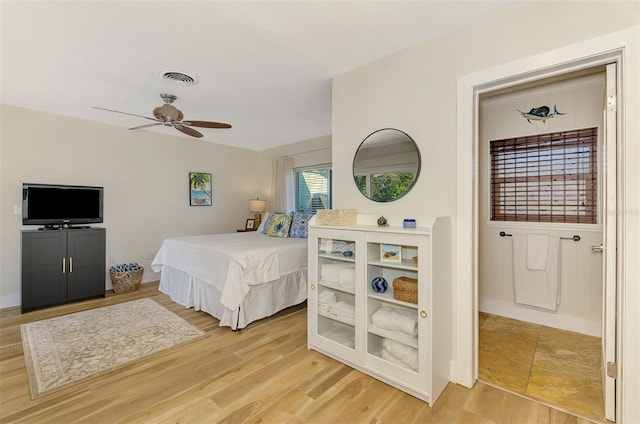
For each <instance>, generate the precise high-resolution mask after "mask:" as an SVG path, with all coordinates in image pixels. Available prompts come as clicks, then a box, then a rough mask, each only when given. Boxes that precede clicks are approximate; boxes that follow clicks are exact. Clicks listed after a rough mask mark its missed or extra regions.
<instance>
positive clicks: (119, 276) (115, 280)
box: [109, 267, 144, 293]
mask: <svg viewBox="0 0 640 424" xmlns="http://www.w3.org/2000/svg"><path fill="white" fill-rule="evenodd" d="M143 273H144V268H143V267H140V269H138V270H136V271H125V272H113V271H111V272H109V274H111V284H112V285H113V291H114V292H115V293H129V292H134V291H136V290H138V288H139V287H140V282H141V281H142V274H143Z"/></svg>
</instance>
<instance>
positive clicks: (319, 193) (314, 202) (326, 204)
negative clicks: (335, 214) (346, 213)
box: [294, 166, 332, 213]
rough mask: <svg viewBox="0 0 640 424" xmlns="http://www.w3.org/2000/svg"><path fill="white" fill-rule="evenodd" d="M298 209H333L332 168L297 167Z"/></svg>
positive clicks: (309, 211) (295, 172)
mask: <svg viewBox="0 0 640 424" xmlns="http://www.w3.org/2000/svg"><path fill="white" fill-rule="evenodd" d="M294 176H295V186H296V187H295V188H296V211H297V212H302V213H316V211H318V209H331V206H332V199H331V187H332V185H331V184H332V182H331V168H330V167H328V166H324V167H317V168H304V169H295V170H294Z"/></svg>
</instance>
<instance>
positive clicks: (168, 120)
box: [93, 93, 231, 138]
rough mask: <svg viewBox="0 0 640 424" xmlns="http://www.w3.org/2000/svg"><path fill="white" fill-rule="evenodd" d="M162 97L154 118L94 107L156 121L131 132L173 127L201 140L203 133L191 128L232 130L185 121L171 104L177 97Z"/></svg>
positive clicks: (163, 95) (209, 123)
mask: <svg viewBox="0 0 640 424" xmlns="http://www.w3.org/2000/svg"><path fill="white" fill-rule="evenodd" d="M160 97H162V100H164V104H163V105H162V106H158V107H156V108H154V109H153V116H154V118H151V117H150V116H143V115H137V114H135V113H128V112H121V111H119V110H113V109H105V108H103V107H97V106H93V108H94V109H100V110H106V111H108V112H116V113H122V114H125V115H132V116H138V117H140V118H144V119H148V120H150V121H155V122H154V123H153V124H145V125H139V126H137V127H133V128H129V129H130V130H139V129H142V128H149V127H155V126H157V125H164V126H167V127H173V128H175V129H177V130H178V131H180V132H182V133H185V134H187V135H190V136H191V137H197V138H201V137H202V133H200V132H199V131H196V130H194V129H193V128H191V127H200V128H231V125H229V124H225V123H222V122H211V121H191V120H189V121H183V119H184V115H183V114H182V111H181V110H179V109H178V108H176V107H175V106H173V105H172V104H171V103H173V102H174V101H175V100H176V99H177V97H176V96H174V95H173V94H165V93H163V94H160Z"/></svg>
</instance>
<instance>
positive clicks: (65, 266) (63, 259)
mask: <svg viewBox="0 0 640 424" xmlns="http://www.w3.org/2000/svg"><path fill="white" fill-rule="evenodd" d="M62 273H63V274H66V273H67V258H62Z"/></svg>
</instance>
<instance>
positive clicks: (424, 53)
mask: <svg viewBox="0 0 640 424" xmlns="http://www.w3.org/2000/svg"><path fill="white" fill-rule="evenodd" d="M639 24H640V3H638V2H614V1H594V2H563V1H557V2H528V3H525V4H523V5H521V6H517V7H514V8H512V9H509V10H507V11H504V12H502V13H499V14H497V15H495V16H493V17H490V18H487V19H483V20H479V21H476V22H474V23H472V24H470V25H468V26H467V27H465V28H464V29H462V30H460V31H457V32H454V33H451V34H448V35H445V36H442V37H439V38H437V39H435V40H432V41H428V42H425V43H424V44H421V45H419V46H416V47H412V48H409V49H406V50H404V51H402V52H399V53H397V54H395V55H393V56H390V57H387V58H385V59H382V60H380V61H378V62H375V63H372V64H370V65H367V66H364V67H362V68H359V69H357V70H354V71H351V72H349V73H346V74H343V75H340V76H338V77H336V78H335V79H334V81H333V100H332V119H333V123H332V127H333V131H332V137H333V141H332V154H333V172H334V179H335V180H336V181H344V184H340V185H338V184H336V185H335V186H334V207H336V208H356V209H357V210H358V212H359V213H369V214H385V215H387V214H388V215H392V214H397V215H404V216H411V215H450V216H452V217H453V220H452V222H453V223H457V219H456V218H457V216H456V215H457V213H458V210H457V208H456V202H457V198H456V193H457V188H456V183H457V177H458V175H459V172H460V170H458V169H457V168H456V164H457V159H458V157H457V153H458V152H457V144H456V143H457V131H458V128H459V126H458V125H459V124H460V122H458V120H459V119H467V117H466V116H465V117H462V116H461V117H458V115H457V109H456V108H457V94H458V93H457V84H458V80H459V79H460V78H463V77H465V76H467V75H469V74H473V73H477V72H480V71H485V70H487V69H491V68H493V67H495V66H497V65H500V64H508V63H511V62H515V61H518V60H523V59H526V58H530V57H533V56H537V55H543V54H545V53H546V52H551V51H553V50H556V49H559V48H561V47H568V46H572V45H574V44H578V43H583V42H585V41H587V40H590V39H593V38H596V37H600V36H604V35H607V34H611V33H614V32H616V31H620V30H623V29H627V28H631V27H638V25H639ZM631 47H632V48H631V49H630V52H628V53H627V56H625V63H626V65H625V66H626V70H625V72H626V74H627V78H628V80H627V81H626V89H627V90H630V92H628V93H627V94H628V96H629V97H628V98H627V99H626V105H627V109H626V111H625V113H627V114H629V115H628V116H629V118H628V120H627V121H625V124H624V125H626V127H625V128H623V133H626V134H629V135H637V129H634V128H637V119H636V118H635V116H638V114H640V110H639V108H638V102H637V93H638V92H639V90H640V88H639V87H638V74H640V67H639V65H638V61H639V57H638V52H637V48H636V46H635V45H631ZM609 48H610V47H609ZM534 67H535V65H534ZM633 96H635V97H633ZM463 125H468V123H467V122H464V123H463ZM385 127H395V128H398V129H401V130H403V131H405V132H406V133H408V134H409V135H410V136H412V137H413V138H414V140H415V141H416V142H417V144H418V146H419V148H420V151H421V155H422V160H423V163H422V170H421V175H420V179H419V181H418V182H417V184H416V186H415V188H414V189H413V190H412V192H411V193H409V194H408V195H407V196H405V197H404V198H402V199H400V200H399V201H396V202H393V203H391V204H377V203H375V202H372V201H369V200H367V199H366V198H364V197H363V196H362V195H360V194H359V193H358V191H357V189H356V187H355V184H354V183H353V182H352V178H351V164H352V159H353V155H354V153H355V151H356V149H357V147H358V145H359V144H360V142H361V141H362V139H363V138H364V137H365V136H366V135H368V134H369V133H371V132H372V131H373V130H375V129H379V128H385ZM634 142H635V140H629V141H627V143H628V144H627V147H626V153H627V155H628V156H626V158H625V159H624V160H625V161H627V162H630V163H627V165H626V168H625V174H624V175H623V176H622V180H623V182H622V184H623V185H624V186H625V187H627V189H626V191H625V197H626V198H625V200H624V205H625V208H626V209H625V211H624V213H625V214H626V215H625V217H624V219H625V224H626V225H627V228H628V229H629V230H633V231H635V230H637V229H638V215H640V214H639V213H638V208H639V207H640V196H639V195H638V194H637V192H636V193H635V194H634V192H632V191H630V190H629V188H630V187H634V186H635V187H637V181H638V171H637V169H638V167H639V163H640V155H639V154H638V152H639V150H638V147H637V143H636V144H631V143H634ZM469 154H470V153H469ZM466 172H471V171H470V170H469V171H466ZM467 225H468V223H466V224H465V227H466V226H467ZM456 231H457V226H456V225H454V226H453V228H452V233H453V243H452V252H453V253H455V252H456V251H457V248H458V246H457V234H456ZM466 231H468V230H466ZM624 243H625V246H626V248H627V251H625V252H624V253H623V255H624V256H625V257H629V258H630V257H631V256H630V255H631V254H632V252H638V251H640V241H638V238H637V237H636V236H635V235H634V236H632V237H627V238H626V239H625V241H624ZM464 252H468V250H467V251H464ZM452 258H453V269H452V277H453V281H454V284H453V286H452V298H453V299H458V292H457V290H458V284H461V285H462V282H460V281H459V280H458V273H457V266H456V265H457V261H458V258H457V257H456V255H455V254H454V255H452ZM625 266H626V267H628V268H629V269H631V270H634V269H636V270H637V266H636V265H635V264H633V263H631V262H630V261H627V262H626V264H625ZM621 272H622V275H624V274H625V269H623V270H621ZM627 272H628V271H627ZM633 275H635V277H630V278H629V277H628V278H629V279H628V280H627V287H626V292H627V293H632V294H634V295H637V294H638V288H637V274H633ZM468 285H469V282H468V281H465V282H464V286H465V287H468ZM464 290H467V289H466V288H465V289H464ZM465 296H467V297H469V298H472V297H473V294H465ZM622 306H623V307H624V309H623V312H622V313H623V314H624V315H623V316H624V321H625V324H624V326H622V328H621V331H622V332H621V334H624V335H625V336H623V338H624V346H625V357H626V358H628V361H625V363H624V365H623V366H626V367H627V371H628V372H630V373H632V374H630V375H629V377H628V378H627V379H626V380H624V384H625V387H626V389H627V391H626V392H625V398H626V399H627V401H626V402H625V403H624V411H623V413H624V417H625V418H626V419H627V420H635V421H638V420H640V406H638V405H637V402H635V403H634V402H633V401H631V399H635V398H637V396H640V383H638V381H637V380H638V377H637V376H638V374H637V371H638V366H637V364H635V365H634V362H633V358H637V357H638V356H640V344H639V342H638V340H637V337H635V338H634V337H631V335H632V334H633V331H636V334H637V331H638V330H640V327H638V324H637V323H638V321H639V317H640V316H639V315H638V313H637V312H635V311H636V309H632V308H631V307H630V306H631V302H630V301H629V302H628V303H627V304H625V305H622ZM457 307H458V305H457V303H456V302H454V303H453V305H452V315H453V328H454V329H455V330H454V332H456V331H457V325H458V323H457V319H456V316H457V314H458V310H457ZM464 307H465V308H466V307H467V305H464ZM452 340H453V341H454V346H452V351H453V352H458V346H457V345H456V343H458V342H460V343H461V344H462V342H461V340H458V339H457V334H453V337H452ZM464 344H465V345H466V344H467V343H464ZM463 349H464V346H463ZM467 350H468V349H467ZM467 350H464V352H467ZM460 352H462V351H460ZM460 352H458V353H460ZM456 360H457V357H454V358H452V367H453V368H454V370H453V371H454V372H453V374H452V375H454V376H455V375H456V373H455V368H456V364H455V362H456ZM465 366H466V367H469V366H470V367H472V365H471V364H469V365H465ZM465 371H466V370H465ZM467 375H468V373H466V372H465V376H464V377H463V378H464V379H465V381H467V380H466V378H467V377H466V376H467ZM454 378H455V377H454ZM627 396H629V397H627ZM630 422H632V421H630Z"/></svg>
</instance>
